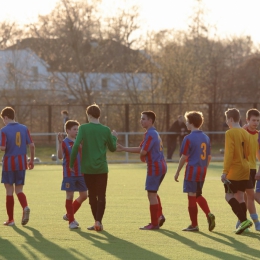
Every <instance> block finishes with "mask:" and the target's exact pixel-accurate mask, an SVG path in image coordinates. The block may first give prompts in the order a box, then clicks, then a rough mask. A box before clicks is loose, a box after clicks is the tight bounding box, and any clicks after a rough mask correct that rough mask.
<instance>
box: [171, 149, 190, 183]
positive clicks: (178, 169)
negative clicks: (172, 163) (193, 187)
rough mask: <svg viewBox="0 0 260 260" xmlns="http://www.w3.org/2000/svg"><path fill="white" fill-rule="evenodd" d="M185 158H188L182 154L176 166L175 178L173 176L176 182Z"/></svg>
mask: <svg viewBox="0 0 260 260" xmlns="http://www.w3.org/2000/svg"><path fill="white" fill-rule="evenodd" d="M187 158H188V156H186V155H184V154H183V155H182V156H181V158H180V160H179V165H178V168H177V171H176V173H175V176H174V180H175V181H176V182H179V180H178V178H179V175H180V171H181V169H182V167H183V165H184V164H185V162H186V161H187Z"/></svg>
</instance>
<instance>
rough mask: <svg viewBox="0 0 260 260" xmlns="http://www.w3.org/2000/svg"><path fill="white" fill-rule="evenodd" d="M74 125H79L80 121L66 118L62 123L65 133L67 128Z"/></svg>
mask: <svg viewBox="0 0 260 260" xmlns="http://www.w3.org/2000/svg"><path fill="white" fill-rule="evenodd" d="M75 125H77V126H80V123H79V122H78V121H77V120H68V121H67V122H66V123H65V125H64V128H65V132H66V133H67V130H70V129H71V128H72V127H73V126H75Z"/></svg>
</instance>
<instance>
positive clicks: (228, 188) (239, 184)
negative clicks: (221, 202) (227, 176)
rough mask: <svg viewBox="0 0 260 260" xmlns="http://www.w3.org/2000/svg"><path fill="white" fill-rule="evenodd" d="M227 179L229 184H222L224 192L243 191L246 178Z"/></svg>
mask: <svg viewBox="0 0 260 260" xmlns="http://www.w3.org/2000/svg"><path fill="white" fill-rule="evenodd" d="M229 181H230V182H231V183H230V184H229V185H227V184H224V187H225V193H237V192H238V191H242V192H245V190H246V185H247V182H248V180H242V181H233V180H229Z"/></svg>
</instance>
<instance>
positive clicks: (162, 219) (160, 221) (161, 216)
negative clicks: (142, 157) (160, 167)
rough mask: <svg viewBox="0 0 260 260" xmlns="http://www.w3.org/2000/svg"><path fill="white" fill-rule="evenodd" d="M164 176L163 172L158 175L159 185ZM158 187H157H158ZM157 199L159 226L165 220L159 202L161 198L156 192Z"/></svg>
mask: <svg viewBox="0 0 260 260" xmlns="http://www.w3.org/2000/svg"><path fill="white" fill-rule="evenodd" d="M166 167H167V166H165V169H166ZM164 177H165V172H163V174H162V176H161V177H160V182H159V186H160V185H161V183H162V181H163V179H164ZM158 189H159V187H158ZM157 201H158V211H157V218H158V225H159V227H161V226H162V225H163V224H164V222H165V220H166V219H165V217H164V215H163V208H162V203H161V198H160V196H159V194H158V192H157Z"/></svg>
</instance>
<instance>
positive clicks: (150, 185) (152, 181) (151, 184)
mask: <svg viewBox="0 0 260 260" xmlns="http://www.w3.org/2000/svg"><path fill="white" fill-rule="evenodd" d="M164 176H165V174H163V175H157V176H150V175H148V176H147V177H146V182H145V190H147V191H154V192H156V191H158V190H159V187H160V185H161V182H162V180H163V179H164Z"/></svg>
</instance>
